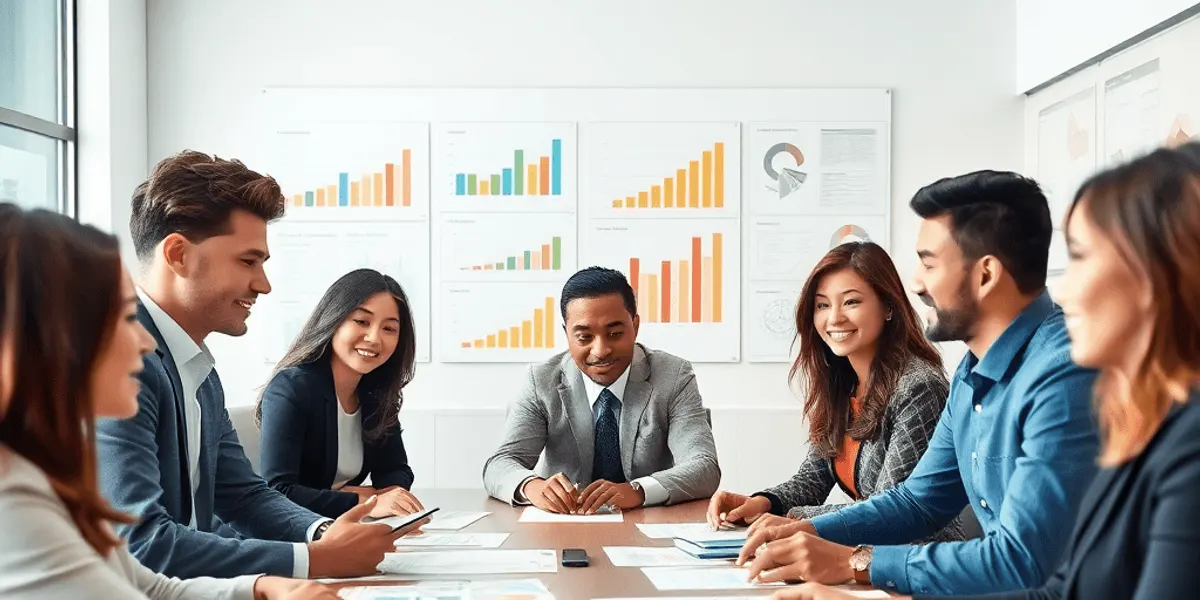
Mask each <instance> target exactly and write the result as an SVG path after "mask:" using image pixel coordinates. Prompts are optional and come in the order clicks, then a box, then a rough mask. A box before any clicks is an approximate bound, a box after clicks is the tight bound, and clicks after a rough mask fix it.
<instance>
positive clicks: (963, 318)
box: [921, 281, 979, 342]
mask: <svg viewBox="0 0 1200 600" xmlns="http://www.w3.org/2000/svg"><path fill="white" fill-rule="evenodd" d="M955 296H956V298H955V306H954V307H953V308H941V307H939V306H938V305H937V304H936V303H935V302H934V301H933V298H931V297H929V296H928V295H925V294H922V295H921V301H922V302H924V303H925V304H926V305H927V306H929V307H930V308H932V309H933V311H934V315H935V316H936V317H937V320H936V321H935V322H933V323H930V324H929V325H927V326H926V327H925V337H926V338H928V339H929V341H931V342H969V341H971V338H972V337H974V331H975V324H976V323H977V322H978V321H979V303H978V302H976V300H975V299H974V298H972V297H971V295H970V294H969V293H968V292H967V289H966V282H965V281H964V282H963V285H962V286H960V287H959V289H958V293H957V294H955Z"/></svg>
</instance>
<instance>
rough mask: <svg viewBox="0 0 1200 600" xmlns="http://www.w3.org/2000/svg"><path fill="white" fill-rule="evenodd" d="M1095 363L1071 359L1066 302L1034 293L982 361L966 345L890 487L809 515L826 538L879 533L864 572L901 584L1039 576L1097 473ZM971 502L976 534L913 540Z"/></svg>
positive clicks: (968, 583) (990, 583) (965, 585)
mask: <svg viewBox="0 0 1200 600" xmlns="http://www.w3.org/2000/svg"><path fill="white" fill-rule="evenodd" d="M1094 381H1095V372H1094V371H1091V370H1087V369H1083V368H1080V367H1078V366H1076V365H1075V364H1073V363H1072V362H1071V356H1070V343H1069V340H1068V338H1067V332H1066V327H1065V324H1064V322H1063V316H1062V311H1061V310H1060V309H1059V308H1058V307H1057V306H1056V305H1055V304H1054V302H1053V301H1052V300H1051V299H1050V297H1049V295H1048V294H1046V293H1043V294H1042V295H1041V296H1039V297H1038V298H1037V299H1035V300H1034V301H1033V302H1032V303H1031V304H1030V305H1029V306H1028V307H1026V308H1025V310H1024V311H1022V312H1021V314H1020V315H1019V316H1018V317H1017V318H1016V319H1015V320H1014V321H1013V322H1012V324H1011V325H1009V327H1008V329H1007V330H1005V332H1004V333H1003V334H1002V335H1001V336H1000V337H999V338H998V339H997V340H996V342H995V343H994V344H992V346H991V348H989V349H988V351H987V353H986V354H985V355H984V358H983V360H978V359H976V358H975V356H974V355H972V354H968V355H967V356H966V357H965V358H964V359H963V362H962V363H961V364H960V365H959V367H958V370H957V371H956V372H955V375H954V378H953V380H952V381H951V384H950V398H949V400H948V401H947V403H946V408H945V409H944V411H943V413H942V417H941V420H940V421H939V422H938V426H937V429H936V430H935V431H934V434H933V438H932V439H931V440H930V442H929V448H928V450H926V452H925V455H924V456H923V457H922V458H921V460H920V461H919V462H918V463H917V466H916V468H915V469H914V470H913V472H912V474H911V475H910V476H909V478H908V480H907V481H905V482H904V483H901V484H900V485H898V486H897V487H895V488H893V489H891V490H889V491H887V492H885V493H883V494H880V495H878V496H876V497H874V498H872V499H871V500H869V501H867V502H862V503H859V504H856V505H853V506H849V507H847V508H844V509H842V510H841V511H839V512H837V513H833V514H829V515H824V516H820V517H817V518H814V519H813V520H812V524H813V526H814V527H815V528H816V529H817V532H818V533H819V534H820V536H821V537H822V538H825V539H827V540H830V541H832V542H835V543H838V544H843V545H855V544H874V545H875V550H874V555H873V558H872V561H871V581H872V583H874V584H875V585H877V586H886V587H887V588H890V589H892V590H895V591H899V592H901V593H906V594H907V593H913V592H916V593H924V594H939V595H956V594H981V593H985V592H999V591H1005V590H1014V589H1022V588H1031V587H1037V586H1040V585H1042V584H1043V583H1044V582H1045V580H1046V579H1047V578H1048V577H1049V576H1050V575H1051V574H1052V573H1053V572H1054V569H1055V568H1057V566H1058V564H1059V561H1060V559H1061V558H1062V553H1063V550H1064V549H1065V546H1066V543H1067V540H1068V537H1069V536H1067V535H1065V530H1063V527H1069V526H1070V524H1071V523H1073V522H1074V521H1075V516H1076V511H1077V510H1078V508H1079V502H1080V500H1081V499H1082V496H1083V493H1084V491H1085V489H1086V488H1087V486H1088V484H1089V483H1090V482H1091V480H1092V478H1093V477H1094V476H1095V473H1096V456H1097V453H1098V451H1099V450H1098V449H1099V440H1098V435H1097V428H1096V424H1095V421H1094V418H1093V415H1092V411H1091V400H1092V385H1093V383H1094ZM968 505H970V506H972V507H973V508H974V513H975V515H976V517H977V518H978V520H979V524H980V526H981V527H982V529H983V532H984V537H983V538H982V539H976V540H970V541H965V542H941V543H932V544H926V545H888V544H909V543H911V542H912V541H913V540H918V539H922V538H925V537H927V536H929V535H932V534H933V533H934V532H935V531H937V530H939V529H940V528H942V527H943V526H945V525H946V524H948V523H949V522H950V520H952V519H953V518H954V517H955V516H957V515H958V514H959V512H961V511H962V510H963V508H965V507H966V506H968Z"/></svg>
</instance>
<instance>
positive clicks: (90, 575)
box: [0, 204, 337, 600]
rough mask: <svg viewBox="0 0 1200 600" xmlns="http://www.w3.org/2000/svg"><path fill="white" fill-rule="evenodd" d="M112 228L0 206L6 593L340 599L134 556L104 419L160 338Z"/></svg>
mask: <svg viewBox="0 0 1200 600" xmlns="http://www.w3.org/2000/svg"><path fill="white" fill-rule="evenodd" d="M136 308H137V296H136V294H135V292H134V287H133V282H132V281H131V279H130V277H129V274H128V273H127V272H126V271H125V269H124V267H123V266H122V264H121V258H120V254H119V250H118V245H117V240H116V238H115V237H113V236H110V235H107V234H104V233H101V232H100V231H99V230H97V229H94V228H92V227H87V226H83V225H79V224H78V223H76V222H74V221H72V220H71V219H70V218H68V217H65V216H62V215H58V214H54V213H50V212H46V211H32V212H26V211H23V210H22V209H20V208H18V207H16V206H14V205H12V204H0V532H2V533H0V598H5V599H6V600H35V599H36V600H41V599H47V600H49V599H59V598H72V599H76V598H152V599H156V600H157V599H180V600H183V599H196V600H199V599H210V598H211V599H218V598H220V599H227V598H228V599H232V598H246V599H250V598H254V599H275V598H289V599H292V598H336V597H337V596H336V594H335V593H334V592H333V591H332V590H329V589H328V588H325V587H324V586H318V585H316V584H309V583H303V582H299V581H295V580H289V579H282V578H279V577H259V576H245V577H239V578H236V579H212V578H197V579H190V580H180V579H174V578H169V577H165V576H163V575H159V574H157V573H155V572H153V571H151V570H149V569H147V568H146V567H144V566H142V565H141V563H139V562H137V560H136V559H134V558H133V557H132V556H131V555H130V554H129V551H128V548H127V547H126V545H125V544H124V543H123V542H122V541H121V540H120V539H119V538H118V537H117V536H116V535H115V534H114V533H113V530H112V528H111V527H110V523H114V522H120V523H131V522H133V520H134V519H133V518H132V517H131V516H129V515H125V514H122V513H119V512H117V511H116V510H114V509H113V508H112V507H111V506H110V505H109V504H108V502H107V501H106V500H105V499H104V498H103V497H102V496H101V494H100V491H99V487H98V484H97V481H96V472H97V470H96V459H95V450H94V447H95V423H94V419H95V418H97V417H108V418H128V417H130V416H132V415H134V414H135V413H136V412H137V410H138V402H137V393H138V386H139V384H138V380H137V374H138V372H139V371H141V368H142V355H143V354H146V353H148V352H150V351H152V350H153V348H154V340H153V338H151V337H150V334H149V333H147V332H146V330H145V329H143V328H142V326H141V325H140V324H139V323H138V321H137V319H136V317H135V315H136Z"/></svg>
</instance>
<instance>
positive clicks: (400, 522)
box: [362, 508, 441, 531]
mask: <svg viewBox="0 0 1200 600" xmlns="http://www.w3.org/2000/svg"><path fill="white" fill-rule="evenodd" d="M439 510H441V509H438V508H427V509H425V510H423V511H420V512H415V513H413V514H411V515H401V516H398V517H383V518H382V519H373V518H371V517H365V518H364V519H363V520H362V522H363V523H383V524H384V525H388V526H390V527H391V528H392V531H396V530H397V529H402V528H404V527H408V526H409V525H412V524H413V523H416V522H417V521H420V520H421V519H424V518H425V517H428V516H429V515H432V514H433V513H435V512H437V511H439Z"/></svg>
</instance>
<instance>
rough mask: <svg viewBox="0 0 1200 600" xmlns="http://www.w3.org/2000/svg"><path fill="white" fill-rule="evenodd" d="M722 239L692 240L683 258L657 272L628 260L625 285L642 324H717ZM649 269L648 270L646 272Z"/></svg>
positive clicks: (660, 265)
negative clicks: (628, 282) (705, 242)
mask: <svg viewBox="0 0 1200 600" xmlns="http://www.w3.org/2000/svg"><path fill="white" fill-rule="evenodd" d="M722 242H723V240H722V235H721V234H720V233H714V234H712V235H711V236H709V240H708V253H704V238H703V237H700V236H695V237H692V239H691V246H690V248H688V254H687V258H679V259H677V260H664V261H661V262H659V263H658V268H655V267H654V266H652V263H647V262H645V261H643V260H642V259H641V258H639V257H631V258H630V259H629V271H628V275H629V281H630V283H631V284H632V285H633V292H634V295H635V296H636V297H637V307H638V314H639V315H641V318H642V322H643V323H721V322H723V321H724V314H723V308H722V298H723V290H722V281H723V277H724V268H723V267H724V248H723V247H722ZM648 265H651V266H650V267H649V268H646V267H647V266H648Z"/></svg>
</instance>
